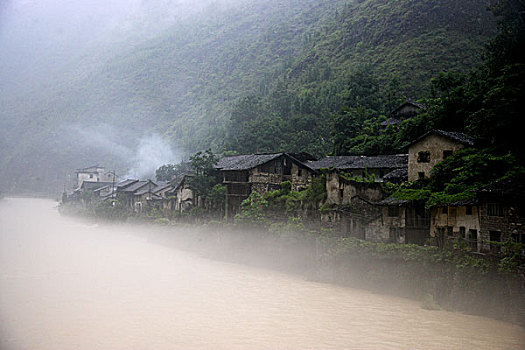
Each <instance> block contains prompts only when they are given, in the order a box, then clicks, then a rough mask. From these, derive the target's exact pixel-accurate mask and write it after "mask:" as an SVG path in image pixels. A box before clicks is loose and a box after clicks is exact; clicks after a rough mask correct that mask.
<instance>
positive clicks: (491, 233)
mask: <svg viewBox="0 0 525 350" xmlns="http://www.w3.org/2000/svg"><path fill="white" fill-rule="evenodd" d="M476 192H477V193H476V194H477V198H478V200H479V211H480V214H479V217H480V223H479V226H480V228H479V230H480V231H479V238H480V241H481V242H480V244H481V250H483V251H498V250H499V246H498V245H493V244H491V243H490V242H506V241H508V240H511V241H514V242H518V243H522V244H525V179H524V178H522V177H515V178H509V179H506V180H501V181H498V182H495V183H492V184H490V185H487V186H485V187H482V188H481V189H479V190H477V191H476Z"/></svg>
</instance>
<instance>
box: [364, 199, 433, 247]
mask: <svg viewBox="0 0 525 350" xmlns="http://www.w3.org/2000/svg"><path fill="white" fill-rule="evenodd" d="M373 204H374V206H375V207H376V208H377V215H376V216H375V217H373V218H371V219H370V220H369V221H368V222H367V225H366V228H365V237H366V239H367V240H369V241H373V242H384V243H387V242H388V243H400V244H405V243H406V244H419V245H423V244H425V243H426V241H427V239H428V238H429V237H430V236H429V226H430V217H429V214H428V213H427V212H426V211H425V207H424V205H423V204H422V203H418V202H414V201H407V200H401V199H396V198H392V197H389V198H385V199H383V200H381V201H379V202H376V203H373Z"/></svg>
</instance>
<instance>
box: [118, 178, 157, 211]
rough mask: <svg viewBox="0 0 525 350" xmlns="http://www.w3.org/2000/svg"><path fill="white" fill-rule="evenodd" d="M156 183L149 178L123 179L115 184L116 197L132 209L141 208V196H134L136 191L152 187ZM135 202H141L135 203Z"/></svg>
mask: <svg viewBox="0 0 525 350" xmlns="http://www.w3.org/2000/svg"><path fill="white" fill-rule="evenodd" d="M156 186H157V185H156V184H155V183H154V182H153V181H151V180H144V181H141V180H133V179H128V180H124V181H122V182H120V183H118V184H117V185H116V197H117V199H118V200H120V201H123V202H124V203H125V205H126V206H128V207H129V208H130V209H133V210H141V207H142V198H141V197H140V196H135V194H136V193H138V192H142V191H144V190H149V189H153V188H154V187H156ZM136 203H141V204H137V205H136Z"/></svg>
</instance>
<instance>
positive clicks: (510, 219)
mask: <svg viewBox="0 0 525 350" xmlns="http://www.w3.org/2000/svg"><path fill="white" fill-rule="evenodd" d="M480 218H481V219H480V239H481V241H482V242H481V243H482V247H481V249H482V250H484V251H489V250H490V248H491V247H490V244H489V243H488V241H490V231H499V232H501V241H502V242H505V241H507V240H509V239H512V234H525V227H524V223H525V220H524V219H523V218H522V217H521V214H520V211H519V209H518V207H516V206H513V205H503V217H497V216H488V215H487V203H483V204H482V205H481V215H480Z"/></svg>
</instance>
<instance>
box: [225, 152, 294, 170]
mask: <svg viewBox="0 0 525 350" xmlns="http://www.w3.org/2000/svg"><path fill="white" fill-rule="evenodd" d="M283 154H284V153H271V154H243V155H240V156H231V157H224V158H222V159H221V160H219V162H218V163H217V165H216V166H215V168H216V169H219V170H249V169H253V168H255V167H256V166H259V165H262V164H265V163H268V162H269V161H272V160H274V159H277V158H279V157H280V156H282V155H283Z"/></svg>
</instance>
